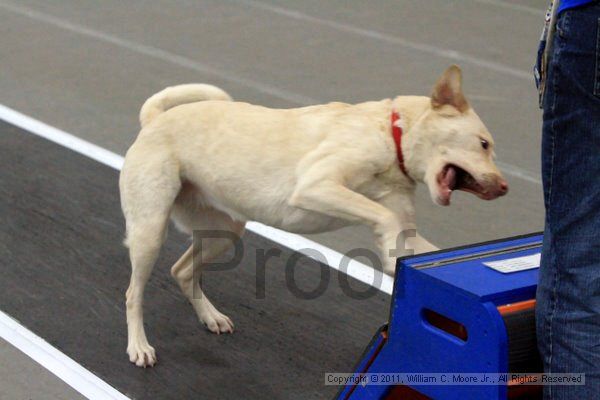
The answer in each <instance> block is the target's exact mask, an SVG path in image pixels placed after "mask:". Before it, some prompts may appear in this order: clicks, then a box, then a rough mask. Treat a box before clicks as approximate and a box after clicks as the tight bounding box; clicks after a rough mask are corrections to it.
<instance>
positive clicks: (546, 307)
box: [536, 2, 600, 400]
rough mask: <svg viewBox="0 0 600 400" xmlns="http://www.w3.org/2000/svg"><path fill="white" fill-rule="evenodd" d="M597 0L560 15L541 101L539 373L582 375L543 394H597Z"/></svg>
mask: <svg viewBox="0 0 600 400" xmlns="http://www.w3.org/2000/svg"><path fill="white" fill-rule="evenodd" d="M599 29H600V4H599V3H598V2H595V3H593V4H591V5H588V6H584V7H581V8H576V9H572V10H567V11H566V12H564V13H562V14H561V15H560V16H559V19H558V23H557V32H556V35H555V37H554V43H553V49H552V54H551V59H550V62H549V66H548V77H547V83H546V94H545V98H544V102H543V108H544V123H543V138H542V175H543V183H544V201H545V205H546V227H545V235H544V245H543V251H542V263H541V264H542V265H541V268H540V281H539V285H538V293H537V307H536V318H537V335H538V345H539V348H540V352H541V354H542V359H543V362H544V369H545V372H549V373H561V372H574V373H578V372H583V373H585V374H586V385H585V386H546V387H544V398H546V399H577V400H582V399H592V398H598V396H600V48H599V46H600V30H599Z"/></svg>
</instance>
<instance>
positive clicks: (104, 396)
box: [0, 311, 129, 400]
mask: <svg viewBox="0 0 600 400" xmlns="http://www.w3.org/2000/svg"><path fill="white" fill-rule="evenodd" d="M0 337H2V338H3V339H4V340H6V341H7V342H8V343H10V344H12V345H13V346H15V347H16V348H17V349H19V350H21V351H22V352H23V353H25V354H27V355H28V356H29V357H31V358H32V359H34V360H35V361H36V362H38V363H39V364H40V365H42V366H43V367H44V368H46V369H47V370H49V371H50V372H52V373H53V374H54V375H56V376H57V377H59V378H60V379H62V380H63V381H64V382H65V383H67V384H68V385H69V386H71V387H72V388H73V389H75V390H76V391H78V392H79V393H81V394H82V395H83V396H85V397H87V398H88V399H92V400H113V399H114V400H128V399H129V398H128V397H127V396H125V395H124V394H122V393H121V392H119V391H117V390H116V389H115V388H113V387H112V386H110V385H109V384H108V383H106V382H104V381H103V380H102V379H100V378H98V377H97V376H96V375H94V374H93V373H92V372H90V371H88V370H87V369H85V368H84V367H82V366H81V365H79V364H78V363H77V362H76V361H74V360H73V359H71V358H69V357H67V356H66V355H65V354H63V353H61V352H60V351H59V350H58V349H56V348H55V347H53V346H52V345H51V344H50V343H48V342H46V341H45V340H44V339H42V338H41V337H39V336H37V335H36V334H35V333H33V332H31V331H30V330H29V329H27V328H25V327H24V326H23V325H21V324H20V323H19V322H17V321H16V320H14V319H13V318H11V317H10V316H9V315H7V314H5V313H3V312H2V311H0Z"/></svg>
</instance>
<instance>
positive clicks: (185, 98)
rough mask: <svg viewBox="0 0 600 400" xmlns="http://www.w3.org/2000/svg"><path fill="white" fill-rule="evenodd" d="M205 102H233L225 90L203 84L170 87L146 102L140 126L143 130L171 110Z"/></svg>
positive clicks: (141, 111)
mask: <svg viewBox="0 0 600 400" xmlns="http://www.w3.org/2000/svg"><path fill="white" fill-rule="evenodd" d="M205 100H226V101H231V100H232V99H231V97H230V96H229V95H228V94H227V93H226V92H225V91H224V90H222V89H219V88H218V87H216V86H212V85H206V84H203V83H190V84H187V85H178V86H170V87H168V88H166V89H163V90H161V91H160V92H158V93H156V94H155V95H153V96H151V97H150V98H149V99H148V100H146V102H145V103H144V105H143V106H142V109H141V110H140V124H141V125H142V128H143V127H144V126H146V125H148V123H150V121H152V120H153V119H154V118H156V117H157V116H158V115H160V114H162V113H164V112H165V111H167V110H168V109H170V108H173V107H177V106H179V105H182V104H188V103H195V102H197V101H205Z"/></svg>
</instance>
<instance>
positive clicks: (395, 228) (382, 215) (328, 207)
mask: <svg viewBox="0 0 600 400" xmlns="http://www.w3.org/2000/svg"><path fill="white" fill-rule="evenodd" d="M313 182H314V183H312V184H302V185H298V187H297V189H296V190H295V192H294V195H293V196H292V198H291V199H290V205H292V206H295V207H299V208H302V209H305V210H310V211H317V212H320V213H323V214H326V215H330V216H333V217H336V218H341V219H345V220H347V221H351V222H359V223H364V224H367V225H369V226H371V227H372V229H373V232H374V233H375V236H376V238H377V243H378V246H379V248H380V249H381V252H382V255H383V260H382V264H383V270H384V272H385V273H387V274H390V275H393V274H394V270H395V267H396V258H395V256H394V255H391V254H390V250H392V249H395V248H396V242H397V239H398V237H399V235H400V233H401V232H403V226H402V219H401V218H398V216H397V215H396V214H395V213H394V212H392V211H390V210H389V209H388V208H386V207H384V206H383V205H381V204H379V203H377V202H375V201H373V200H370V199H369V198H367V197H365V196H363V195H362V194H360V193H357V192H355V191H353V190H351V189H349V188H347V187H345V186H344V185H342V184H341V183H338V182H335V181H332V180H321V181H318V182H315V181H313Z"/></svg>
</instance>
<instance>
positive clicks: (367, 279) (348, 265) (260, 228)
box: [246, 222, 394, 295]
mask: <svg viewBox="0 0 600 400" xmlns="http://www.w3.org/2000/svg"><path fill="white" fill-rule="evenodd" d="M246 229H248V230H249V231H252V232H254V233H256V234H258V235H261V236H264V237H266V238H269V240H272V241H274V242H277V243H279V244H282V245H284V246H285V247H288V248H290V249H292V250H294V251H296V252H299V253H302V254H304V255H306V256H307V257H309V258H312V259H314V260H317V261H322V260H319V259H317V258H316V257H313V253H314V251H315V250H316V251H317V252H318V253H320V254H321V255H323V256H325V259H326V260H327V264H328V265H329V266H330V267H331V268H333V269H336V270H338V271H341V272H342V273H345V274H346V275H348V276H351V277H352V278H354V279H356V280H358V281H360V282H363V283H366V284H367V285H370V286H373V287H375V288H377V289H379V290H381V291H382V292H384V293H387V294H390V295H391V294H392V290H393V288H394V279H393V278H392V277H391V276H389V275H385V274H383V273H381V271H378V270H375V269H374V268H371V267H369V266H368V265H365V264H363V263H361V262H359V261H356V260H354V259H352V258H348V257H346V256H344V255H343V254H342V253H339V252H337V251H335V250H333V249H330V248H329V247H326V246H323V245H322V244H319V243H317V242H315V241H312V240H310V239H307V238H305V237H304V236H300V235H296V234H295V233H289V232H285V231H282V230H280V229H277V228H272V227H270V226H267V225H263V224H261V223H259V222H248V223H247V224H246ZM307 250H309V251H307ZM310 250H312V252H311V251H310ZM343 265H344V266H345V267H344V268H341V267H340V266H343Z"/></svg>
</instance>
